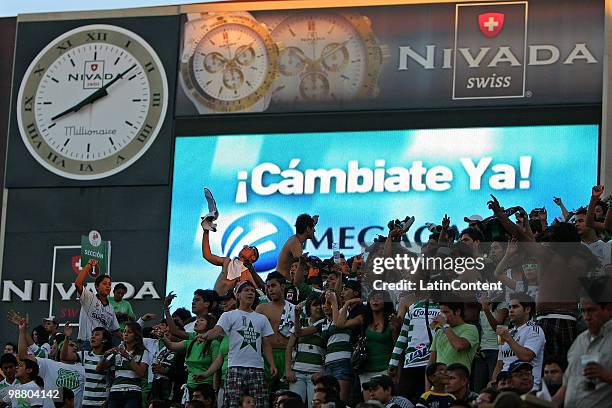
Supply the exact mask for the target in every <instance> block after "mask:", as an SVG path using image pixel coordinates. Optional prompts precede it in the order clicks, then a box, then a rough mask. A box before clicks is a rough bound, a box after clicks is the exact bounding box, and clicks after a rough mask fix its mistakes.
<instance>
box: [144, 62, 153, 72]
mask: <svg viewBox="0 0 612 408" xmlns="http://www.w3.org/2000/svg"><path fill="white" fill-rule="evenodd" d="M145 68H146V70H147V72H153V71H155V66H153V63H152V62H147V63H146V64H145Z"/></svg>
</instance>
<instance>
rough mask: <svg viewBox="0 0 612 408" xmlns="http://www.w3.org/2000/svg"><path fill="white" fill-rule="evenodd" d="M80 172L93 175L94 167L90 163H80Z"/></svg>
mask: <svg viewBox="0 0 612 408" xmlns="http://www.w3.org/2000/svg"><path fill="white" fill-rule="evenodd" d="M79 171H83V172H89V173H92V172H93V167H92V166H91V164H89V163H80V164H79Z"/></svg>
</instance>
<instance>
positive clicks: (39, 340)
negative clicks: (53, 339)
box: [29, 326, 51, 358]
mask: <svg viewBox="0 0 612 408" xmlns="http://www.w3.org/2000/svg"><path fill="white" fill-rule="evenodd" d="M32 340H33V341H34V344H32V345H31V346H30V347H29V351H30V353H31V354H33V355H34V357H41V358H49V355H50V354H51V345H49V333H47V330H45V328H44V327H43V326H36V327H35V328H34V329H32Z"/></svg>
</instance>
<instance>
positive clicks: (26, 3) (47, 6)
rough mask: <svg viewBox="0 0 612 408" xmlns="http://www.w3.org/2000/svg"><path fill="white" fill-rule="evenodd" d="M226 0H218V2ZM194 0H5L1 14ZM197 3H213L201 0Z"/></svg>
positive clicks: (120, 6) (149, 4)
mask: <svg viewBox="0 0 612 408" xmlns="http://www.w3.org/2000/svg"><path fill="white" fill-rule="evenodd" d="M220 1H225V0H216V2H220ZM189 3H194V1H181V0H173V1H169V0H128V1H125V0H89V1H83V0H57V1H51V0H4V1H1V2H0V16H1V17H6V16H16V15H17V14H24V13H48V12H53V11H80V10H108V9H118V8H132V7H150V6H168V5H175V4H189ZM197 3H212V1H211V0H199V1H197Z"/></svg>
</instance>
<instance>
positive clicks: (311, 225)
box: [276, 214, 319, 278]
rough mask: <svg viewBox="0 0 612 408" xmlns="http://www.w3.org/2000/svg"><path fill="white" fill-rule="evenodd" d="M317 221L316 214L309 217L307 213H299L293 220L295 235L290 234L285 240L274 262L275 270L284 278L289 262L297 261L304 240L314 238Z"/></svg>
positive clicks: (286, 276)
mask: <svg viewBox="0 0 612 408" xmlns="http://www.w3.org/2000/svg"><path fill="white" fill-rule="evenodd" d="M318 221H319V216H318V215H315V216H313V217H311V216H310V215H308V214H301V215H300V216H298V217H297V219H296V220H295V235H292V236H291V238H289V239H288V240H287V242H285V245H283V247H282V249H281V251H280V255H279V256H278V261H277V263H276V271H277V272H279V273H280V274H282V275H283V276H284V277H285V278H289V270H290V269H291V264H292V263H294V262H295V261H297V260H298V259H299V257H300V256H301V255H302V251H303V250H304V244H306V240H308V239H313V238H314V233H315V226H316V225H317V222H318Z"/></svg>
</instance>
